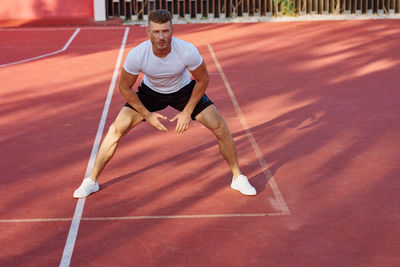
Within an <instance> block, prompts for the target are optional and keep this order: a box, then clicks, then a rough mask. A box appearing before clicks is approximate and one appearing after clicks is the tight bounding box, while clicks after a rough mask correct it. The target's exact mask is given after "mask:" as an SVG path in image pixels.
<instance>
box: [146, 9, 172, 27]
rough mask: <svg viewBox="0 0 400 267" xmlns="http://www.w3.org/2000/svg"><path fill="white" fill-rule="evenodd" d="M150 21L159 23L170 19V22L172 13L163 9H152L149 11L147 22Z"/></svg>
mask: <svg viewBox="0 0 400 267" xmlns="http://www.w3.org/2000/svg"><path fill="white" fill-rule="evenodd" d="M150 21H152V22H155V23H160V24H164V23H167V22H168V21H170V22H171V24H172V14H171V12H169V11H168V10H165V9H159V10H152V11H150V13H149V23H150Z"/></svg>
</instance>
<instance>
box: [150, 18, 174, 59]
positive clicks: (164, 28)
mask: <svg viewBox="0 0 400 267" xmlns="http://www.w3.org/2000/svg"><path fill="white" fill-rule="evenodd" d="M172 33H173V27H172V24H171V22H169V21H168V22H166V23H163V24H160V23H155V22H152V21H150V24H149V26H148V28H147V34H148V36H149V38H150V41H151V43H152V45H153V49H155V50H157V51H159V52H164V51H168V50H169V49H170V47H171V40H172Z"/></svg>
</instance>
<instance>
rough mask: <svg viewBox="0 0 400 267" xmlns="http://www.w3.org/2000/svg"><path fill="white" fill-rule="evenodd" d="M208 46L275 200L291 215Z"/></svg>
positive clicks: (285, 213)
mask: <svg viewBox="0 0 400 267" xmlns="http://www.w3.org/2000/svg"><path fill="white" fill-rule="evenodd" d="M207 46H208V50H210V53H211V56H212V58H213V60H214V63H215V65H216V66H217V69H218V71H219V73H220V75H221V78H222V80H223V81H224V84H225V87H226V90H227V91H228V94H229V96H230V98H231V100H232V103H233V106H234V107H235V110H236V113H237V114H238V116H239V120H240V123H241V124H242V127H243V129H245V131H246V135H247V137H248V138H249V140H250V143H251V146H252V147H253V150H254V152H255V153H256V156H257V159H258V162H259V163H260V165H261V167H262V168H263V169H264V171H263V172H264V175H265V178H266V179H267V181H268V184H269V185H270V187H271V189H272V192H273V193H274V196H275V198H276V199H277V200H278V201H279V203H280V208H281V210H282V214H284V215H290V210H289V207H288V206H287V204H286V201H285V199H284V198H283V195H282V193H281V191H280V190H279V188H278V185H277V184H276V182H275V179H274V177H273V175H272V173H271V172H270V170H269V168H268V165H267V163H266V162H265V160H264V156H263V154H262V153H261V149H260V147H259V146H258V144H257V142H256V140H255V139H254V136H253V133H252V132H251V131H250V127H249V125H248V123H247V121H246V118H245V117H244V114H243V112H242V110H241V108H240V106H239V103H238V101H237V99H236V96H235V94H234V93H233V90H232V87H231V85H230V84H229V81H228V78H226V76H225V73H224V71H223V70H222V67H221V65H220V64H219V61H218V59H217V57H216V55H215V53H214V50H213V49H212V47H211V45H210V44H208V45H207Z"/></svg>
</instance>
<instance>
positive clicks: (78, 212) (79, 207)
mask: <svg viewBox="0 0 400 267" xmlns="http://www.w3.org/2000/svg"><path fill="white" fill-rule="evenodd" d="M128 33H129V28H125V34H124V37H123V40H122V43H121V47H120V49H119V54H118V59H117V62H116V63H115V68H114V74H113V77H112V80H111V83H110V87H109V88H108V94H107V98H106V102H105V104H104V108H103V113H102V115H101V119H100V123H99V127H98V129H97V133H96V137H95V140H94V143H93V147H92V151H91V153H90V159H89V163H88V166H87V168H86V173H85V176H84V177H86V176H87V175H89V173H90V172H91V170H92V169H93V165H94V161H95V159H96V155H97V151H98V149H99V146H100V141H101V137H102V135H103V129H104V125H105V123H106V118H107V114H108V109H109V107H110V103H111V98H112V95H113V92H114V88H115V84H116V82H117V77H118V71H119V68H120V65H121V61H122V56H123V54H124V50H125V44H126V40H127V39H128ZM85 201H86V198H80V199H79V200H78V202H77V204H76V208H75V213H74V217H73V219H72V223H71V227H70V229H69V233H68V238H67V241H66V243H65V247H64V251H63V255H62V258H61V262H60V267H67V266H69V265H70V263H71V257H72V253H73V251H74V246H75V241H76V236H77V234H78V230H79V223H80V221H81V218H82V213H83V208H84V206H85Z"/></svg>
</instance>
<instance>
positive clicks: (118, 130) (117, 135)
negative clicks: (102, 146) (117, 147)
mask: <svg viewBox="0 0 400 267" xmlns="http://www.w3.org/2000/svg"><path fill="white" fill-rule="evenodd" d="M127 128H128V127H125V126H124V125H121V123H118V121H114V122H113V123H112V124H111V126H110V128H108V133H107V135H109V136H110V137H111V138H112V139H114V140H119V139H121V137H122V136H124V135H125V133H126V132H127V131H128V129H127Z"/></svg>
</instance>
